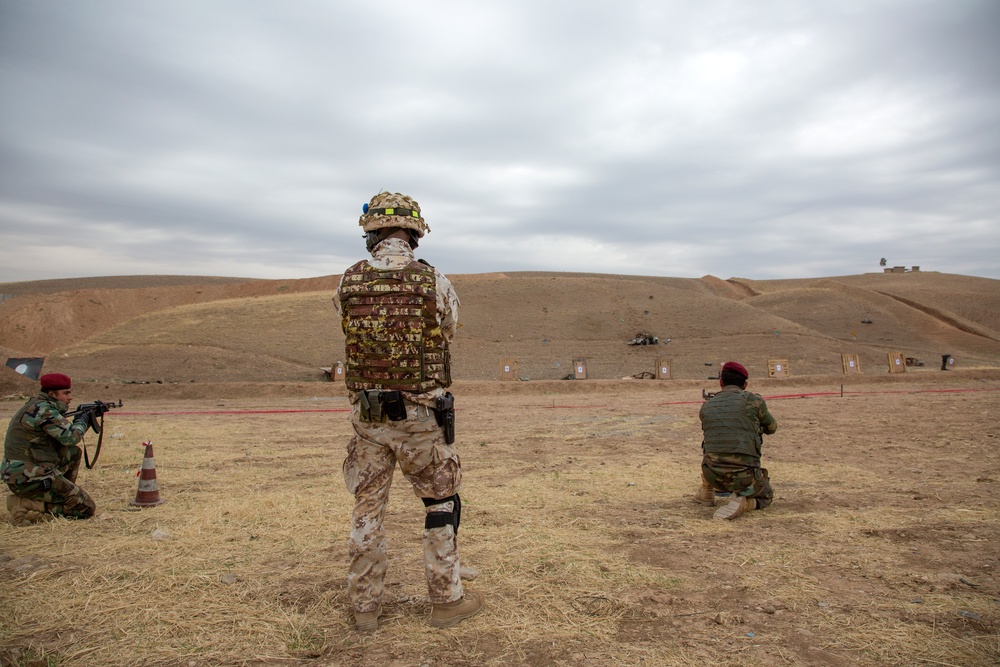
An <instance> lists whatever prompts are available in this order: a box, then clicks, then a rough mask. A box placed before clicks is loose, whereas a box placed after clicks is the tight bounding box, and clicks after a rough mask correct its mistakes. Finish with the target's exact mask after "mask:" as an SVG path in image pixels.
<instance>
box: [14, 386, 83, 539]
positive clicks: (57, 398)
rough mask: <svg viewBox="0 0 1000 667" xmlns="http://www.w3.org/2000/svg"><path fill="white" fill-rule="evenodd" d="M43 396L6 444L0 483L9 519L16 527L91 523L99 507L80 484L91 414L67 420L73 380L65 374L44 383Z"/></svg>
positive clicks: (22, 414)
mask: <svg viewBox="0 0 1000 667" xmlns="http://www.w3.org/2000/svg"><path fill="white" fill-rule="evenodd" d="M40 382H41V385H42V390H41V392H40V393H39V394H38V395H37V396H35V397H34V398H32V399H30V400H29V401H28V402H27V403H25V404H24V407H22V408H21V409H20V410H18V411H17V414H15V415H14V417H13V418H11V420H10V426H8V428H7V437H6V438H4V442H3V463H2V464H0V480H3V482H4V483H5V484H6V485H7V487H8V488H9V489H10V490H11V491H12V492H13V494H14V495H11V496H8V497H7V514H8V520H9V521H10V523H11V524H12V525H15V526H28V525H31V524H33V523H37V522H39V521H44V520H46V519H51V518H52V517H53V516H63V517H66V518H67V519H89V518H90V517H92V516H93V515H94V512H95V511H96V510H97V505H95V504H94V501H93V500H91V498H90V496H89V495H87V492H86V491H84V490H83V489H81V488H80V487H79V486H77V485H76V475H77V473H78V472H79V470H80V460H81V458H82V456H83V450H81V449H80V448H79V447H77V443H79V442H80V440H82V439H83V434H84V433H86V432H87V428H88V426H90V425H91V421H90V419H91V417H90V415H89V413H86V412H85V413H83V414H80V415H78V416H77V417H76V419H75V420H74V421H72V422H71V421H70V420H68V419H67V418H66V416H65V415H66V412H67V411H68V410H69V406H70V403H71V402H72V401H73V389H72V384H73V383H72V381H71V380H70V379H69V377H68V376H66V375H63V374H62V373H49V374H47V375H43V376H42V377H41V379H40Z"/></svg>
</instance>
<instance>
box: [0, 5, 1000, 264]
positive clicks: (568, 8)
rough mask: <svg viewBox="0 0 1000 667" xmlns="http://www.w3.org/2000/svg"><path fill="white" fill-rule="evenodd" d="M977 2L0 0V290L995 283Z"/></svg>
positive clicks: (999, 155)
mask: <svg viewBox="0 0 1000 667" xmlns="http://www.w3.org/2000/svg"><path fill="white" fill-rule="evenodd" d="M998 122H1000V2H997V1H996V0H934V1H930V0H829V1H826V0H813V1H810V2H802V1H800V0H756V1H754V2H746V1H745V0H731V1H716V0H707V1H704V0H703V1H700V2H691V1H688V0H683V1H682V0H616V1H614V2H602V1H600V0H594V2H590V3H581V2H569V1H564V0H550V1H543V0H496V1H494V0H479V1H477V2H459V1H441V0H426V1H423V2H407V1H404V0H395V1H379V0H374V1H369V2H364V3H361V2H348V1H347V0H322V1H321V0H289V1H287V2H284V1H282V2H277V1H273V2H262V1H252V0H170V1H169V2H167V1H156V2H152V1H147V0H86V1H83V0H81V1H79V2H57V1H55V0H35V1H32V2H26V1H24V0H0V234H2V236H0V282H3V281H19V280H34V279H45V278H64V277H82V276H104V275H131V274H184V275H224V276H245V277H257V278H304V277H312V276H323V275H329V274H335V273H340V272H342V271H343V270H344V268H346V267H347V266H348V265H349V264H350V263H352V262H353V261H355V260H356V259H359V258H360V257H361V256H363V255H364V254H365V251H364V243H363V240H362V238H361V229H360V227H358V216H359V215H360V213H361V205H362V204H363V203H364V202H366V201H367V200H368V199H369V198H370V197H371V196H372V195H373V194H375V193H376V192H378V191H379V190H383V189H385V190H390V191H400V192H403V193H406V194H409V195H411V196H412V197H414V198H415V199H416V200H417V201H418V202H419V203H420V205H421V207H422V209H423V212H424V216H425V217H426V219H427V222H428V223H429V225H430V227H431V230H432V231H431V233H430V235H429V236H427V237H425V238H424V240H423V242H422V243H421V246H420V248H419V250H418V256H422V257H425V258H426V259H428V260H429V261H430V262H431V263H432V264H435V265H436V266H438V267H439V268H440V269H442V270H443V271H445V272H446V273H453V274H455V273H483V272H493V271H519V270H540V271H580V272H597V273H623V274H638V275H651V276H676V277H700V276H703V275H705V274H712V275H716V276H718V277H721V278H728V277H732V276H742V277H747V278H755V279H768V278H805V277H816V276H835V275H845V274H855V273H863V272H871V271H880V269H879V260H880V258H883V257H884V258H886V259H887V260H888V262H889V265H906V266H911V265H914V264H917V265H920V266H921V267H922V268H923V269H924V270H932V271H941V272H947V273H960V274H965V275H975V276H984V277H991V278H1000V130H998Z"/></svg>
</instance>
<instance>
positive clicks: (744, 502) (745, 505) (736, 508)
mask: <svg viewBox="0 0 1000 667" xmlns="http://www.w3.org/2000/svg"><path fill="white" fill-rule="evenodd" d="M754 509H757V501H756V500H754V499H753V498H747V497H746V496H733V497H732V499H731V500H730V501H729V502H728V503H726V504H725V505H723V506H722V507H720V508H719V509H717V510H715V514H713V515H712V518H713V519H719V520H722V521H732V520H733V519H735V518H736V517H738V516H740V515H741V514H746V513H747V512H749V511H750V510H754Z"/></svg>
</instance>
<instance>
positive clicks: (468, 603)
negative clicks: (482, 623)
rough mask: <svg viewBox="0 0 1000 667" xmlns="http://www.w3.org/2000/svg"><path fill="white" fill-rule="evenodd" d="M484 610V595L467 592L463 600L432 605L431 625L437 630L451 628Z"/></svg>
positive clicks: (476, 592)
mask: <svg viewBox="0 0 1000 667" xmlns="http://www.w3.org/2000/svg"><path fill="white" fill-rule="evenodd" d="M482 608H483V594H482V593H479V592H478V591H470V590H466V591H465V595H464V596H462V599H461V600H455V601H454V602H446V603H444V604H436V605H432V607H431V625H432V626H433V627H435V628H450V627H451V626H453V625H457V624H458V623H460V622H461V621H464V620H465V619H467V618H471V617H473V616H475V615H476V614H478V613H479V612H480V611H481V610H482Z"/></svg>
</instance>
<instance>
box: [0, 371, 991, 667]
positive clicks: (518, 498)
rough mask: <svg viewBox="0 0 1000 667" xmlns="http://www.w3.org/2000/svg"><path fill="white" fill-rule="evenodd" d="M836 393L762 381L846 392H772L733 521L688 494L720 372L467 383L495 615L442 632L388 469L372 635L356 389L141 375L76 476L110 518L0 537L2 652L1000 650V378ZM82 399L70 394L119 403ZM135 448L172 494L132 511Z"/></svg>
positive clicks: (60, 658)
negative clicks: (347, 458)
mask: <svg viewBox="0 0 1000 667" xmlns="http://www.w3.org/2000/svg"><path fill="white" fill-rule="evenodd" d="M842 381H843V380H842V379H834V380H831V381H827V380H824V379H819V380H814V381H802V380H790V381H787V382H786V383H780V382H774V381H772V382H758V383H757V384H756V387H757V389H758V390H759V391H761V392H762V393H764V394H765V396H777V395H788V394H795V393H810V394H812V393H825V392H832V394H828V395H819V396H812V397H808V398H772V399H771V400H770V401H769V406H770V408H771V410H772V412H773V413H774V414H775V416H776V418H777V419H778V422H779V430H778V433H777V434H776V435H774V436H772V437H770V438H769V439H767V440H766V442H765V465H766V466H767V467H768V469H769V470H770V472H771V476H772V478H773V481H774V486H775V490H776V499H775V502H774V504H773V505H772V506H771V507H769V508H768V509H766V510H764V511H761V512H755V513H753V514H751V515H749V516H747V517H742V518H740V519H738V520H737V521H734V522H731V523H730V522H715V521H712V520H711V519H710V517H711V512H712V510H711V509H709V508H705V507H702V506H699V505H697V504H695V503H693V502H691V500H690V495H691V493H692V492H693V491H694V490H695V489H696V486H697V481H698V464H699V448H698V443H699V436H700V432H699V428H698V420H697V410H698V407H699V404H700V390H701V388H702V387H704V388H708V389H711V386H710V384H709V383H708V382H704V381H703V382H695V381H671V382H653V381H649V382H631V383H629V382H603V381H586V382H533V383H497V382H460V383H458V386H457V387H456V390H455V393H456V395H457V396H458V401H459V403H458V407H459V409H460V411H459V413H458V421H459V425H458V436H459V440H458V443H459V446H460V451H461V453H462V456H463V463H464V470H465V487H464V489H463V492H462V495H463V501H464V505H465V511H464V512H463V523H462V527H461V532H460V545H461V549H462V555H463V561H464V563H465V564H467V565H470V566H472V567H474V568H475V569H476V570H478V572H479V576H478V577H477V578H476V579H475V581H473V582H471V583H470V585H471V586H474V587H476V588H478V589H480V590H482V591H484V592H485V593H486V595H487V606H486V608H485V609H484V611H483V612H482V613H481V614H480V615H479V616H477V617H475V618H473V619H470V620H468V621H465V622H463V623H461V624H460V625H458V626H456V627H455V628H452V629H450V630H435V629H432V628H430V626H429V625H428V624H427V617H428V613H429V606H428V603H427V601H426V597H425V588H424V585H423V581H422V569H421V563H420V555H419V540H420V532H421V531H420V529H421V526H422V506H421V505H420V503H419V501H417V500H416V499H415V498H414V497H413V495H412V493H411V492H410V490H409V489H408V488H407V485H406V483H405V481H403V480H402V479H401V478H400V477H399V476H398V475H397V486H396V488H395V490H394V492H393V496H392V502H391V507H390V513H389V516H388V521H387V528H388V533H389V539H390V571H389V576H388V584H389V585H388V598H387V600H386V602H387V605H386V608H385V612H386V614H385V617H384V619H383V621H382V625H381V628H380V629H379V631H378V632H377V633H375V634H372V635H359V634H357V633H355V632H354V631H353V630H352V624H351V616H350V612H349V607H348V602H347V598H346V594H345V564H346V535H347V528H348V516H349V512H350V507H351V503H352V499H351V498H350V496H349V495H348V494H347V493H346V491H345V490H344V488H343V482H342V478H341V475H340V462H341V460H342V456H343V448H344V444H345V442H346V439H347V437H348V425H347V422H346V414H345V413H344V410H346V405H347V404H346V400H345V399H344V397H343V393H342V391H339V392H338V391H336V390H327V391H317V392H316V393H315V394H312V395H311V396H312V397H309V396H310V394H308V393H304V392H302V391H299V395H300V396H302V397H300V398H278V397H268V396H267V394H268V393H269V392H267V391H265V390H259V391H256V392H248V396H246V397H243V398H226V399H213V400H199V401H195V400H190V399H187V398H171V397H170V394H169V393H163V394H161V395H159V396H153V397H147V398H143V397H142V396H141V395H140V394H141V391H143V390H145V389H143V388H134V389H135V391H136V395H135V396H133V397H131V398H129V400H128V401H127V404H126V406H125V407H124V408H122V409H121V410H119V411H117V412H115V413H111V414H110V415H109V416H108V422H107V427H108V428H107V434H108V435H107V437H106V439H105V445H104V446H105V451H104V452H103V453H102V454H101V459H100V462H99V464H98V466H97V468H96V469H94V470H91V471H83V472H82V473H81V478H80V482H81V484H82V485H83V486H84V487H85V488H87V489H88V490H89V491H90V493H91V494H92V495H93V496H94V497H95V499H96V500H97V502H98V505H99V515H98V516H97V517H96V518H95V519H94V520H92V521H87V522H75V523H74V522H68V521H63V520H59V521H54V522H51V523H48V524H44V525H39V526H35V527H30V528H19V529H15V528H12V527H11V526H9V525H7V524H3V525H2V526H0V601H2V604H0V647H2V648H0V662H2V663H3V664H5V665H7V664H13V665H60V666H62V667H73V666H83V665H87V666H90V665H99V666H118V665H145V666H150V667H152V666H157V667H158V666H163V667H167V666H171V667H173V666H178V665H179V666H182V667H183V666H191V667H200V666H209V665H214V666H215V665H217V666H222V665H227V666H229V665H256V666H265V665H266V666H268V667H271V666H274V667H277V666H295V665H299V666H305V665H317V666H324V667H325V666H334V665H345V666H346V665H349V666H362V665H373V666H375V665H378V666H386V665H388V666H392V667H403V666H411V665H412V666H417V665H421V666H422V665H428V666H430V665H435V666H437V665H440V666H442V667H449V666H453V667H460V666H472V665H477V666H479V665H497V666H499V665H532V666H542V665H566V666H574V667H598V666H602V667H603V666H606V665H607V666H612V665H621V666H625V665H628V666H632V665H649V666H667V665H671V666H672V665H691V666H697V667H710V666H714V665H719V666H729V665H733V666H735V665H740V666H748V665H817V666H818V665H845V666H846V665H955V666H958V665H962V666H970V665H995V664H997V662H998V661H1000V634H998V630H1000V578H998V575H997V569H998V568H1000V525H998V522H997V519H996V517H997V512H998V510H1000V472H998V470H1000V454H998V444H1000V442H998V438H1000V431H998V426H997V420H996V415H997V413H998V410H1000V376H998V375H997V374H996V372H989V371H984V372H974V371H962V372H958V373H954V374H948V373H940V372H938V373H922V374H921V373H907V374H906V375H904V376H899V377H885V378H876V379H868V380H865V379H858V380H856V381H853V382H848V384H847V386H846V393H845V395H844V396H843V397H841V396H840V395H839V389H840V383H841V382H842ZM95 387H96V385H85V386H84V387H82V388H81V390H80V392H79V395H78V397H77V398H78V400H80V399H83V400H91V399H93V398H98V397H102V398H114V396H103V395H91V394H93V393H94V392H95V391H96V388H95ZM312 387H315V388H316V389H317V390H323V389H328V388H330V387H331V385H329V384H326V385H323V384H314V385H312ZM164 389H166V388H164ZM300 389H301V388H300ZM853 392H861V393H853ZM235 393H238V392H235ZM235 393H230V394H228V395H235ZM270 393H275V394H280V393H282V390H281V389H277V390H274V391H273V392H270ZM251 396H258V397H256V398H254V397H251ZM18 406H19V403H18V402H14V401H8V402H4V403H0V419H2V420H3V421H4V423H5V422H6V420H7V419H8V418H9V416H10V415H11V414H12V413H13V412H14V411H15V410H16V409H17V407H18ZM272 410H278V412H266V411H272ZM208 411H211V412H210V413H209V412H208ZM144 440H150V441H152V442H153V443H154V453H155V459H156V470H157V481H158V485H159V489H160V494H161V496H162V497H163V498H164V499H165V500H166V501H167V502H166V503H165V504H163V505H160V506H158V507H154V508H146V509H142V510H136V509H133V508H130V507H129V504H128V502H129V501H130V500H131V499H133V498H134V497H135V492H136V488H137V482H136V471H137V469H138V467H139V465H140V463H141V460H142V455H143V448H142V447H141V443H142V442H143V441H144Z"/></svg>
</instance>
